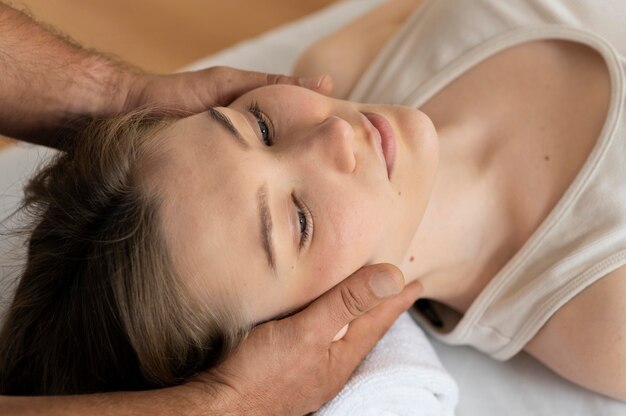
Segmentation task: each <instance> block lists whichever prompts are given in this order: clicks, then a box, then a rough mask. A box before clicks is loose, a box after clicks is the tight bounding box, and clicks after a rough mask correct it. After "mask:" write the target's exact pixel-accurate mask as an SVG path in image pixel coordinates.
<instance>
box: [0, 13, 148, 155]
mask: <svg viewBox="0 0 626 416" xmlns="http://www.w3.org/2000/svg"><path fill="white" fill-rule="evenodd" d="M138 72H139V71H138V70H136V69H134V68H131V67H129V66H125V65H122V64H119V63H117V62H115V61H113V60H112V59H108V58H106V57H104V56H102V55H99V54H97V53H94V52H91V51H88V50H85V49H83V48H81V47H80V46H78V45H75V44H73V43H72V42H70V41H68V40H66V39H64V38H62V37H61V36H59V35H56V34H54V33H53V32H51V31H49V30H47V29H46V28H44V27H42V26H41V25H39V24H37V23H36V22H34V21H33V20H32V19H30V18H29V17H28V16H26V15H25V14H23V13H21V12H19V11H16V10H14V9H12V8H11V7H9V6H7V5H5V4H3V3H1V2H0V74H2V76H0V134H4V135H7V136H11V137H14V138H17V139H21V140H26V141H31V142H34V143H39V144H44V145H47V146H52V147H59V146H60V145H61V141H62V140H63V139H64V138H65V136H68V135H67V134H66V133H67V132H68V131H71V130H72V129H73V128H77V127H79V126H80V125H81V124H82V123H84V121H85V120H86V119H89V118H92V117H94V116H98V115H105V114H110V113H112V112H116V111H122V110H123V107H124V104H125V100H126V94H127V91H128V88H129V85H130V83H132V82H133V77H134V76H135V74H136V73H138Z"/></svg>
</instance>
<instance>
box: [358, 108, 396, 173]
mask: <svg viewBox="0 0 626 416" xmlns="http://www.w3.org/2000/svg"><path fill="white" fill-rule="evenodd" d="M363 115H364V116H365V118H366V119H367V120H368V121H369V124H371V126H372V127H373V128H374V130H375V131H376V133H377V135H376V136H377V138H380V140H376V142H377V144H378V143H379V144H380V148H381V150H382V155H383V158H384V162H385V165H386V166H387V177H388V178H389V179H391V174H392V173H393V166H394V163H395V159H396V137H395V134H394V132H393V128H392V127H391V124H389V121H387V119H386V118H385V117H383V116H382V115H380V114H377V113H363Z"/></svg>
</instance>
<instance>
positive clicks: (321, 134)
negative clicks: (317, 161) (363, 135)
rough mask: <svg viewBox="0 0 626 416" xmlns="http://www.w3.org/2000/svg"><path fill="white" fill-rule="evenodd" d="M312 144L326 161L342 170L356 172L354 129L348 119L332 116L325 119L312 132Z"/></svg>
mask: <svg viewBox="0 0 626 416" xmlns="http://www.w3.org/2000/svg"><path fill="white" fill-rule="evenodd" d="M312 133H313V134H314V135H315V137H311V138H310V139H312V140H311V144H312V145H313V147H317V148H318V149H316V150H317V151H318V152H319V153H318V152H315V153H317V154H318V155H319V154H320V153H321V154H322V155H323V158H324V161H328V162H329V163H331V164H332V165H333V167H334V168H335V169H337V170H339V171H341V172H345V173H351V172H354V169H355V167H356V158H355V156H354V129H353V128H352V126H351V125H350V123H348V122H347V121H346V120H344V119H342V118H339V117H336V116H330V117H328V118H327V119H325V120H324V121H323V122H322V123H321V124H319V125H318V126H317V128H316V129H315V130H314V131H313V132H312Z"/></svg>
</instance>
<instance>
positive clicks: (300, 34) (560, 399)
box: [0, 0, 626, 416]
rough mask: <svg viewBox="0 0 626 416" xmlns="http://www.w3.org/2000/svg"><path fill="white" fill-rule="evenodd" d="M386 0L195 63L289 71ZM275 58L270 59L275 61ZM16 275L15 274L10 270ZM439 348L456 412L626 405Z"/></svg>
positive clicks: (8, 164) (495, 415)
mask: <svg viewBox="0 0 626 416" xmlns="http://www.w3.org/2000/svg"><path fill="white" fill-rule="evenodd" d="M381 1H382V0H347V1H343V2H340V3H337V4H335V5H332V6H330V7H329V8H327V9H324V10H322V11H320V12H318V13H315V14H313V15H311V16H308V17H306V18H304V19H301V20H299V21H296V22H294V23H291V24H288V25H286V26H283V27H281V28H278V29H276V30H273V31H271V32H268V33H266V34H264V35H261V36H259V37H257V38H254V39H251V40H249V41H246V42H243V43H241V44H239V45H236V46H233V47H231V48H229V49H227V50H225V51H223V52H220V53H217V54H215V55H213V56H210V57H207V58H206V59H203V60H201V61H198V62H196V63H194V64H192V65H190V66H188V67H187V68H188V69H198V68H203V67H207V66H212V65H231V66H237V67H240V68H246V69H256V70H263V71H270V72H283V73H288V72H289V71H290V69H291V67H292V65H293V62H294V60H295V58H296V57H297V56H298V54H299V53H300V52H301V51H302V50H303V49H305V48H306V47H307V45H308V44H310V43H311V42H312V41H314V40H315V39H316V38H318V37H321V36H323V35H325V34H327V33H330V32H332V31H333V30H334V29H336V28H337V27H339V26H341V25H342V24H343V23H344V22H345V21H348V20H351V19H353V18H355V17H356V16H357V15H358V14H360V13H362V12H364V11H366V10H368V9H369V8H371V7H373V6H374V5H376V4H378V3H380V2H381ZM270 57H271V58H270ZM47 154H50V151H48V150H46V149H43V148H38V147H29V146H28V147H19V148H18V147H14V148H10V149H9V150H4V151H1V150H0V215H3V214H4V213H5V212H8V211H9V210H11V209H12V208H13V207H14V206H15V205H16V203H17V200H18V199H19V194H20V189H21V188H20V183H21V181H22V180H23V177H24V175H25V174H26V172H30V171H32V169H33V167H34V165H35V164H36V163H37V162H38V160H40V158H41V157H42V156H45V155H47ZM14 245H15V242H13V243H11V242H7V241H6V239H4V240H1V241H0V291H1V292H0V293H2V298H4V299H6V298H7V294H8V292H7V290H5V289H3V287H4V286H3V285H2V280H3V279H4V280H5V284H6V279H5V278H6V277H7V276H11V275H14V274H15V271H16V268H15V267H14V266H15V265H16V263H17V260H16V259H15V258H14V257H15V250H12V251H13V253H14V254H12V255H11V257H9V256H8V255H7V254H6V251H7V250H6V248H7V246H14ZM11 272H12V273H11ZM433 345H434V347H435V350H436V351H437V353H438V354H439V357H440V359H441V361H442V363H443V364H444V366H445V367H446V369H447V370H448V371H449V372H450V373H451V374H452V376H453V377H454V378H455V379H456V381H457V382H458V385H459V389H460V402H459V405H458V408H457V414H458V415H459V416H503V415H507V416H526V415H546V416H561V415H563V416H566V415H567V416H575V415H576V416H588V415H590V416H591V415H593V416H596V415H598V416H599V415H602V416H624V415H626V404H624V403H621V402H617V401H614V400H611V399H608V398H604V397H602V396H600V395H597V394H594V393H591V392H589V391H586V390H584V389H582V388H579V387H577V386H575V385H573V384H571V383H569V382H567V381H565V380H563V379H561V378H559V377H558V376H556V375H554V374H553V373H552V372H550V371H549V370H547V369H545V368H544V367H543V366H541V365H540V364H538V363H537V362H536V361H534V360H533V359H532V358H530V357H529V356H528V355H526V354H520V355H519V356H517V357H515V358H514V359H512V360H510V361H509V362H505V363H501V362H497V361H493V360H491V359H489V358H488V357H486V356H484V355H482V354H480V353H478V352H476V351H474V350H472V349H470V348H467V347H449V346H446V345H443V344H440V343H438V342H437V341H434V340H433Z"/></svg>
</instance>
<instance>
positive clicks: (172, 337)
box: [0, 110, 247, 395]
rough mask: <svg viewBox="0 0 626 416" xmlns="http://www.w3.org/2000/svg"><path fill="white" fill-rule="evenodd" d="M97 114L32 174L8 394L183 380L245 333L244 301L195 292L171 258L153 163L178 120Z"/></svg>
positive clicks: (149, 114) (6, 347)
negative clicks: (240, 306)
mask: <svg viewBox="0 0 626 416" xmlns="http://www.w3.org/2000/svg"><path fill="white" fill-rule="evenodd" d="M155 114H156V113H155V112H154V111H148V110H144V111H139V112H135V113H133V114H129V115H125V116H120V117H117V118H114V119H110V120H103V121H98V122H95V123H94V124H93V125H91V126H90V127H89V128H87V129H86V131H85V132H83V133H82V134H81V135H80V136H79V137H77V138H76V139H75V141H74V142H73V143H72V145H71V146H67V149H68V151H67V153H61V154H59V155H58V156H56V157H55V158H54V159H53V160H52V161H51V162H50V163H49V164H48V165H47V166H45V167H44V168H43V169H42V170H40V171H39V173H37V174H36V175H35V176H34V177H33V178H32V179H31V180H30V182H29V183H28V185H27V186H26V189H25V198H24V201H23V203H22V207H21V212H24V213H27V215H28V216H29V217H30V218H32V219H33V220H32V222H31V224H32V225H31V227H30V228H29V229H30V230H32V231H31V233H32V234H31V235H30V241H29V243H28V257H27V264H26V268H25V270H24V272H23V274H22V276H21V279H20V282H19V286H18V288H17V291H16V294H15V298H14V300H13V302H12V304H11V307H10V309H9V311H8V315H7V316H6V321H5V323H4V326H3V328H2V331H1V332H0V393H1V394H9V395H37V394H72V393H88V392H96V391H112V390H137V389H146V388H151V387H158V386H166V385H173V384H177V383H180V382H181V381H183V380H184V378H186V377H187V376H190V375H192V374H194V373H196V372H198V371H200V370H203V369H205V368H207V367H210V366H212V365H215V364H217V363H219V362H220V361H221V360H222V359H223V358H224V357H225V356H226V355H227V354H228V353H229V352H230V351H231V350H232V349H233V348H234V346H235V345H236V344H237V343H238V342H239V341H240V340H241V339H242V338H243V337H244V336H245V333H246V331H247V328H246V327H245V326H244V325H243V324H242V320H241V317H240V316H239V315H238V314H237V311H236V308H227V307H225V306H224V305H221V304H219V305H218V304H217V303H216V304H214V305H213V306H212V307H211V308H209V310H207V307H206V305H203V306H202V307H200V306H199V303H198V302H197V301H194V298H193V296H191V294H190V293H189V290H187V288H186V287H184V285H183V283H182V279H181V276H179V275H178V274H177V273H176V272H175V271H174V269H173V267H172V264H173V263H172V260H171V258H170V256H169V255H168V249H167V241H166V239H165V238H164V235H163V234H162V232H161V227H160V225H159V224H160V219H159V206H160V198H159V197H158V195H156V194H155V193H154V192H150V191H149V190H148V189H147V187H146V186H142V184H141V182H140V180H139V178H140V175H139V170H140V167H141V165H142V164H144V163H146V162H148V161H149V160H151V159H153V158H154V157H155V155H157V154H158V153H159V151H162V150H160V142H159V140H158V139H157V136H158V135H157V133H158V132H160V131H163V130H164V128H165V127H167V126H168V125H169V124H171V123H172V121H173V120H174V118H175V117H173V116H172V115H171V114H170V116H166V117H161V116H159V117H156V116H155Z"/></svg>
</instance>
